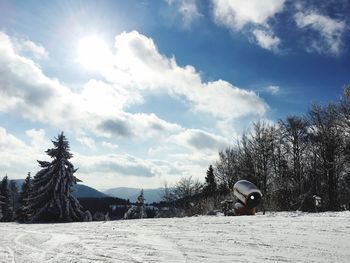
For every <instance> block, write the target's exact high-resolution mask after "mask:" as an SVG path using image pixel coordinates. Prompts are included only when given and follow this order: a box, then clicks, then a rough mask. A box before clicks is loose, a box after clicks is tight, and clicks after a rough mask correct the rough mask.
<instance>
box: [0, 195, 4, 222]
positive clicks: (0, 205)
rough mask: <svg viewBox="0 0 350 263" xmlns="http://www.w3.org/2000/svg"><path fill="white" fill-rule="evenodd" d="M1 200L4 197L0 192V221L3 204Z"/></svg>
mask: <svg viewBox="0 0 350 263" xmlns="http://www.w3.org/2000/svg"><path fill="white" fill-rule="evenodd" d="M3 199H4V197H3V196H2V195H1V192H0V221H1V219H2V205H3V204H4V202H2V200H3Z"/></svg>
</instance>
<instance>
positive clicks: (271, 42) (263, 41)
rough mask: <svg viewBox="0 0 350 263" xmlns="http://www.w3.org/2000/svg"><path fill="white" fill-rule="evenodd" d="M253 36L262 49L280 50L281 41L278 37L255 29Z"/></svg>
mask: <svg viewBox="0 0 350 263" xmlns="http://www.w3.org/2000/svg"><path fill="white" fill-rule="evenodd" d="M253 35H254V36H255V39H256V42H257V43H258V45H259V46H260V47H262V48H264V49H267V50H274V51H277V50H278V46H279V44H280V42H281V41H280V39H279V38H278V37H276V36H274V35H273V33H271V32H269V31H266V30H260V29H255V30H253Z"/></svg>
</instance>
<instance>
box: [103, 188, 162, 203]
mask: <svg viewBox="0 0 350 263" xmlns="http://www.w3.org/2000/svg"><path fill="white" fill-rule="evenodd" d="M140 191H141V189H140V188H129V187H117V188H112V189H108V190H106V191H103V192H104V193H105V194H107V195H109V196H113V197H119V198H123V199H129V200H130V202H135V201H136V199H137V197H138V196H139V194H140ZM143 195H144V197H145V199H146V203H153V202H159V201H160V200H161V199H162V196H163V188H155V189H143Z"/></svg>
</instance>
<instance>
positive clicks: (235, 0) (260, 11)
mask: <svg viewBox="0 0 350 263" xmlns="http://www.w3.org/2000/svg"><path fill="white" fill-rule="evenodd" d="M212 2H213V15H214V19H215V22H216V23H217V24H221V25H224V26H226V27H227V28H229V29H231V30H241V29H242V28H243V27H244V26H245V25H247V24H249V23H253V24H258V25H266V24H267V22H268V19H269V18H271V17H273V16H274V15H275V14H276V13H278V12H280V11H282V9H283V6H284V2H285V0H264V1H261V0H249V1H248V0H212Z"/></svg>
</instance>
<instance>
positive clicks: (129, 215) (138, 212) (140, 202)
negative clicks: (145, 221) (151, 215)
mask: <svg viewBox="0 0 350 263" xmlns="http://www.w3.org/2000/svg"><path fill="white" fill-rule="evenodd" d="M145 200H146V199H145V198H144V197H143V189H142V190H141V192H140V195H139V196H138V197H137V200H136V206H132V207H131V208H130V209H129V210H128V211H127V212H126V213H125V215H124V219H141V218H147V214H146V210H145Z"/></svg>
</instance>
